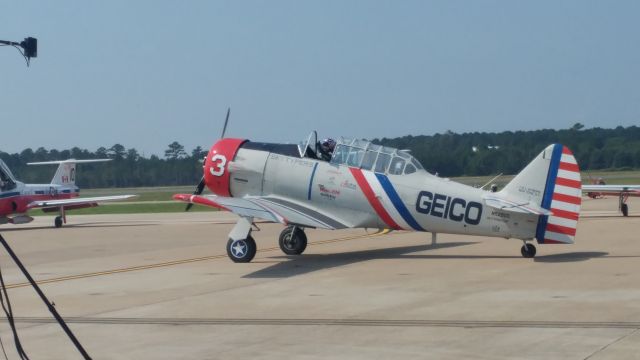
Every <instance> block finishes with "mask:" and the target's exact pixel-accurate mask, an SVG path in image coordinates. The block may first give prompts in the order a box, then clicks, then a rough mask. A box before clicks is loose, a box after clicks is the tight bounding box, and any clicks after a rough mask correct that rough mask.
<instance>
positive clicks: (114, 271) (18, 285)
mask: <svg viewBox="0 0 640 360" xmlns="http://www.w3.org/2000/svg"><path fill="white" fill-rule="evenodd" d="M390 232H391V231H390V230H388V229H384V230H381V231H377V232H375V233H372V234H364V235H353V236H347V237H343V238H337V239H327V240H319V241H314V242H310V243H309V246H315V245H324V244H331V243H335V242H342V241H348V240H355V239H363V238H367V237H374V236H380V235H385V234H388V233H390ZM276 250H280V247H279V246H275V247H271V248H266V249H260V250H258V251H257V252H258V253H265V252H271V251H276ZM226 257H227V254H219V255H211V256H202V257H197V258H190V259H182V260H174V261H166V262H161V263H155V264H148V265H139V266H130V267H125V268H120V269H112V270H105V271H98V272H92V273H86V274H78V275H68V276H61V277H57V278H51V279H44V280H38V281H36V283H37V284H38V285H42V284H50V283H54V282H62V281H68V280H77V279H85V278H90V277H97V276H104V275H112V274H119V273H125V272H131V271H139V270H147V269H155V268H161V267H167V266H174V265H182V264H188V263H194V262H199V261H207V260H215V259H222V258H226ZM25 286H30V284H29V283H28V282H21V283H16V284H7V286H6V288H7V289H14V288H21V287H25Z"/></svg>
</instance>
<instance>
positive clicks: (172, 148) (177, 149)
mask: <svg viewBox="0 0 640 360" xmlns="http://www.w3.org/2000/svg"><path fill="white" fill-rule="evenodd" d="M186 155H187V153H186V152H185V151H184V146H182V145H180V143H179V142H177V141H174V142H172V143H171V144H169V148H168V149H167V150H165V151H164V157H165V158H167V159H169V160H177V159H181V158H183V157H185V156H186Z"/></svg>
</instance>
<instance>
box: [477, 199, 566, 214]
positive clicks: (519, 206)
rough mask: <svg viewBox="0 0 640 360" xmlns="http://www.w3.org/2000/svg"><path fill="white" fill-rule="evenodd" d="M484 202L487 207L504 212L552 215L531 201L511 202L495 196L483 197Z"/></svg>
mask: <svg viewBox="0 0 640 360" xmlns="http://www.w3.org/2000/svg"><path fill="white" fill-rule="evenodd" d="M484 202H485V204H487V206H490V207H492V208H495V209H500V210H504V211H511V212H517V213H522V214H533V215H552V214H553V213H552V212H551V211H549V210H547V209H544V208H542V207H541V206H539V205H536V204H535V203H533V202H531V201H513V200H507V199H502V198H499V197H496V196H485V197H484Z"/></svg>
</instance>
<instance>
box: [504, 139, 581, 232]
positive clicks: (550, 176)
mask: <svg viewBox="0 0 640 360" xmlns="http://www.w3.org/2000/svg"><path fill="white" fill-rule="evenodd" d="M496 195H498V196H499V197H502V198H508V199H510V200H511V201H515V202H517V203H521V202H524V203H531V204H532V205H537V206H540V208H542V209H544V210H545V212H544V213H543V215H539V217H538V225H537V227H536V233H535V238H536V240H538V243H541V244H558V243H563V244H571V243H573V241H574V238H575V235H576V227H577V225H578V217H579V214H580V203H581V200H582V199H581V195H582V193H581V180H580V169H579V167H578V162H577V161H576V159H575V158H574V157H573V153H572V152H571V150H569V148H567V147H566V146H563V145H560V144H554V145H549V146H548V147H547V148H546V149H544V151H542V152H541V153H540V154H539V155H538V156H537V157H536V158H535V159H534V160H533V161H532V162H531V163H529V165H527V166H526V167H525V168H524V170H522V171H521V172H520V173H519V174H518V175H517V176H516V177H515V178H514V179H513V180H511V182H509V184H507V186H506V187H505V188H504V189H503V190H502V191H500V192H499V193H497V194H496Z"/></svg>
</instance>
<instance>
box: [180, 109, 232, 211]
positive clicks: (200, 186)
mask: <svg viewBox="0 0 640 360" xmlns="http://www.w3.org/2000/svg"><path fill="white" fill-rule="evenodd" d="M229 114H231V108H230V107H229V108H227V117H226V118H225V119H224V127H223V128H222V135H220V139H224V134H225V133H226V132H227V124H228V123H229ZM205 162H206V161H205ZM205 185H206V184H205V181H204V174H202V178H201V179H200V182H199V183H198V186H196V190H195V191H194V192H193V195H200V194H202V191H203V190H204V186H205ZM192 206H193V203H188V204H187V207H186V208H185V209H184V211H189V210H190V209H191V207H192Z"/></svg>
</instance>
